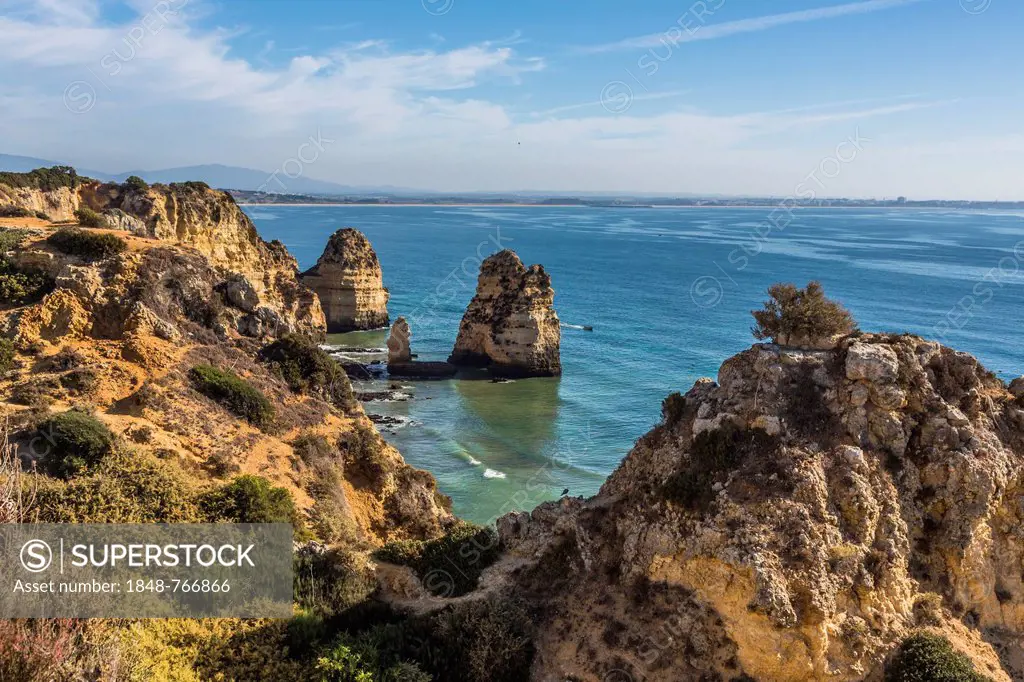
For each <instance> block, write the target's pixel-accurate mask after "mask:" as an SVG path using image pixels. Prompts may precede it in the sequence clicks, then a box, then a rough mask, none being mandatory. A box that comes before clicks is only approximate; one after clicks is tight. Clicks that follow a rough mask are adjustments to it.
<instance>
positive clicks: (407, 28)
mask: <svg viewBox="0 0 1024 682" xmlns="http://www.w3.org/2000/svg"><path fill="white" fill-rule="evenodd" d="M1022 28H1024V2H1020V0H856V1H852V2H849V1H848V2H841V1H840V2H837V1H835V0H772V1H771V2H767V1H765V0H696V1H694V0H679V1H672V2H667V1H663V0H636V1H634V2H624V1H623V0H614V1H613V0H588V1H586V2H583V1H582V0H560V1H558V2H552V1H551V0H514V1H511V2H503V1H497V0H219V1H214V0H0V37H2V39H0V153H8V154H20V155H26V156H36V157H42V158H47V159H55V160H59V161H63V162H69V163H73V164H75V165H79V166H81V167H85V168H92V169H98V170H103V171H107V172H120V171H126V170H131V169H139V168H141V169H159V168H167V167H173V166H187V165H199V164H209V163H222V164H228V165H238V166H246V167H250V168H257V169H261V170H266V171H268V172H272V171H275V170H276V171H281V173H282V176H285V175H287V176H295V175H303V176H306V177H310V178H317V179H323V180H330V181H334V182H339V183H344V184H350V185H363V186H366V185H393V186H399V187H410V188H419V189H430V190H440V191H446V192H457V191H463V192H470V191H499V192H514V191H525V190H537V191H547V192H555V193H557V192H572V191H580V192H583V191H586V192H607V193H623V194H624V193H630V192H637V193H639V192H650V193H662V194H676V195H684V194H728V195H758V196H767V195H771V196H791V195H793V196H801V195H803V196H806V197H809V196H811V195H812V194H813V195H814V196H821V197H825V196H831V197H835V196H849V197H879V198H881V197H895V196H897V195H903V196H908V197H910V198H914V199H928V198H962V199H986V200H990V199H1005V200H1010V199H1012V200H1020V199H1024V131H1022V130H1021V121H1022V120H1024V87H1022V85H1024V84H1022V79H1024V70H1022V69H1021V65H1022V64H1024V40H1021V39H1020V30H1021V29H1022Z"/></svg>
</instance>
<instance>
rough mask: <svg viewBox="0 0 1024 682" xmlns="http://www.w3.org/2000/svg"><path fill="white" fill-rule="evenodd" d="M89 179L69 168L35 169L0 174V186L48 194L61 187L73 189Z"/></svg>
mask: <svg viewBox="0 0 1024 682" xmlns="http://www.w3.org/2000/svg"><path fill="white" fill-rule="evenodd" d="M88 181H89V178H87V177H84V176H80V175H79V174H78V173H77V172H76V171H75V169H74V168H72V167H71V166H53V167H52V168H36V169H35V170H33V171H29V172H28V173H0V184H2V185H7V186H8V187H24V188H28V189H38V190H42V191H44V192H49V191H52V190H55V189H60V188H62V187H67V188H70V189H74V188H76V187H78V186H79V185H80V184H82V183H83V182H88Z"/></svg>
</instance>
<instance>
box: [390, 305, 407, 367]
mask: <svg viewBox="0 0 1024 682" xmlns="http://www.w3.org/2000/svg"><path fill="white" fill-rule="evenodd" d="M411 337H412V332H411V331H410V330H409V323H408V322H406V321H405V318H404V317H399V318H398V319H397V320H395V323H394V324H393V325H391V334H390V335H388V364H389V365H394V364H401V363H403V362H410V361H411V360H412V350H411V349H410V348H409V340H410V338H411Z"/></svg>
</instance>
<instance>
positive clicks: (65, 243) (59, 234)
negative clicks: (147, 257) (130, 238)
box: [46, 227, 128, 260]
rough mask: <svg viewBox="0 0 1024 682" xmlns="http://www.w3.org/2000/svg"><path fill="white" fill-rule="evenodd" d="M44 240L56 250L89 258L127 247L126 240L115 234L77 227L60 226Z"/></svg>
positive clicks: (104, 256)
mask: <svg viewBox="0 0 1024 682" xmlns="http://www.w3.org/2000/svg"><path fill="white" fill-rule="evenodd" d="M46 241H47V243H49V244H50V245H51V246H53V247H54V248H55V249H57V250H58V251H61V252H63V253H66V254H69V255H73V256H82V257H84V258H89V259H91V260H99V259H101V258H107V257H109V256H113V255H116V254H119V253H122V252H124V251H125V250H126V249H127V248H128V244H127V242H125V240H123V239H121V238H120V237H118V236H117V235H116V234H110V233H108V232H102V233H95V232H88V231H86V230H83V229H80V228H77V227H62V228H60V229H59V230H57V231H56V232H54V233H53V234H51V235H50V236H49V237H47V238H46Z"/></svg>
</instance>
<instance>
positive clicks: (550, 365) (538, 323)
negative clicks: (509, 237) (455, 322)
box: [448, 249, 562, 376]
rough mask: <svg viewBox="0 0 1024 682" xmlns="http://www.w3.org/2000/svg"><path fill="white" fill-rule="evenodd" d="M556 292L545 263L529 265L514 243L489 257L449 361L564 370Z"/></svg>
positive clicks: (533, 371) (523, 372) (511, 371)
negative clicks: (521, 257) (513, 246)
mask: <svg viewBox="0 0 1024 682" xmlns="http://www.w3.org/2000/svg"><path fill="white" fill-rule="evenodd" d="M554 298H555V291H554V289H552V288H551V277H550V276H549V275H548V274H547V273H546V272H544V267H543V266H541V265H531V266H530V267H529V268H527V267H525V266H524V265H523V262H522V261H521V260H519V256H517V255H516V254H515V252H514V251H511V250H509V249H505V250H504V251H500V252H498V253H496V254H494V255H493V256H490V257H488V258H487V259H486V260H484V262H483V263H482V264H481V265H480V277H479V279H478V280H477V288H476V295H475V296H474V297H473V300H472V301H470V303H469V307H468V308H467V309H466V313H465V315H464V316H463V317H462V323H461V324H460V325H459V335H458V338H457V339H456V341H455V348H454V349H453V350H452V354H451V357H449V358H448V362H450V363H452V364H453V365H468V366H479V367H487V368H488V369H490V370H491V371H492V372H494V373H495V374H498V375H502V376H557V375H559V374H561V373H562V364H561V357H560V350H559V346H560V343H561V329H560V328H559V323H558V315H557V314H556V313H555V309H554V305H553V304H554Z"/></svg>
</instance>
